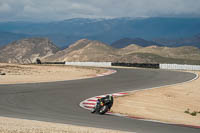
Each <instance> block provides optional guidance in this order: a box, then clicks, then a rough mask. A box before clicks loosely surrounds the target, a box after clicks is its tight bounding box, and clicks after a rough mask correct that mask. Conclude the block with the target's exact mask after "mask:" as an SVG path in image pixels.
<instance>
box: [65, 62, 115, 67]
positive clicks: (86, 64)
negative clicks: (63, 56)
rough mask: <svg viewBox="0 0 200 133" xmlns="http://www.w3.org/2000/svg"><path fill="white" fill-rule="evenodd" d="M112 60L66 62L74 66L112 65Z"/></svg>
mask: <svg viewBox="0 0 200 133" xmlns="http://www.w3.org/2000/svg"><path fill="white" fill-rule="evenodd" d="M111 64H112V63H111V62H65V65H72V66H96V67H110V66H111Z"/></svg>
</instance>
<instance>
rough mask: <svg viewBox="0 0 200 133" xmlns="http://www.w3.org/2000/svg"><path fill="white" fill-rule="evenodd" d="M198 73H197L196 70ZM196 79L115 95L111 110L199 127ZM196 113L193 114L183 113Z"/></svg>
mask: <svg viewBox="0 0 200 133" xmlns="http://www.w3.org/2000/svg"><path fill="white" fill-rule="evenodd" d="M196 73H197V74H200V72H196ZM199 103H200V78H198V79H197V80H194V81H192V82H187V83H182V84H177V85H172V86H167V87H160V88H154V89H149V90H141V91H136V92H132V93H130V94H129V95H127V96H123V97H118V98H115V102H114V105H113V107H112V111H113V112H116V113H121V114H126V115H129V116H133V117H140V118H145V119H152V120H159V121H163V122H168V123H174V124H187V125H194V126H200V104H199ZM188 109H189V112H190V113H192V112H194V111H195V112H199V113H197V114H196V116H192V115H191V114H188V113H185V111H186V110H188Z"/></svg>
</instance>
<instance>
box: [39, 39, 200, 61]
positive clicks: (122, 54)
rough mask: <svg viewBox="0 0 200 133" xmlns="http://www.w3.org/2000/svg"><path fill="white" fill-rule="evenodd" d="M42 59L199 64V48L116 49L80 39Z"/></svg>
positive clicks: (138, 47)
mask: <svg viewBox="0 0 200 133" xmlns="http://www.w3.org/2000/svg"><path fill="white" fill-rule="evenodd" d="M43 61H97V62H98V61H111V62H128V63H179V64H200V49H199V48H196V47H191V46H183V47H177V48H168V47H159V46H156V45H152V46H148V47H142V46H139V45H136V44H131V45H128V46H127V47H124V48H121V49H116V48H113V47H111V46H109V45H107V44H104V43H102V42H99V41H92V40H87V39H81V40H79V41H77V42H76V43H74V44H72V45H70V46H69V48H66V49H64V50H62V51H59V52H57V53H56V54H54V55H52V56H49V57H46V58H44V60H43Z"/></svg>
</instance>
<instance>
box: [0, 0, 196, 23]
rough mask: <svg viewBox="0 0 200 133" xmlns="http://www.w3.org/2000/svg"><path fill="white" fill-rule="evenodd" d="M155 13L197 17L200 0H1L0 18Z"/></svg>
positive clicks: (8, 19) (145, 14)
mask: <svg viewBox="0 0 200 133" xmlns="http://www.w3.org/2000/svg"><path fill="white" fill-rule="evenodd" d="M157 16H159V17H165V16H168V17H169V16H172V17H174V16H180V17H191V16H192V17H200V0H0V21H15V20H21V21H52V20H54V21H57V20H64V19H68V18H77V17H89V18H113V17H157Z"/></svg>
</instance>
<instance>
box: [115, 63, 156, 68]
mask: <svg viewBox="0 0 200 133" xmlns="http://www.w3.org/2000/svg"><path fill="white" fill-rule="evenodd" d="M112 66H126V67H141V68H155V69H159V64H147V63H119V62H115V63H112Z"/></svg>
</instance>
